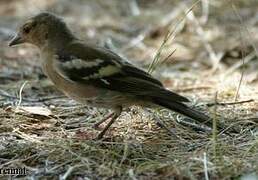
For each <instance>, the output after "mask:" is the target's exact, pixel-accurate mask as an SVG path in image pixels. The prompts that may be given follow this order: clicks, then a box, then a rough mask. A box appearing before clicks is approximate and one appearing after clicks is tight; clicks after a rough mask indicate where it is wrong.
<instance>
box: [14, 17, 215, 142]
mask: <svg viewBox="0 0 258 180" xmlns="http://www.w3.org/2000/svg"><path fill="white" fill-rule="evenodd" d="M26 42H27V43H31V44H34V45H36V46H37V47H38V48H39V49H40V52H41V63H42V67H43V70H44V72H45V73H46V75H47V76H48V77H49V78H50V79H51V80H52V81H53V82H54V84H55V85H56V87H57V88H58V89H60V90H61V91H63V92H64V93H65V94H66V95H67V96H69V97H71V98H73V99H75V100H77V101H78V102H81V103H85V104H88V105H91V106H96V107H103V108H109V109H112V110H113V111H114V113H113V114H112V116H109V117H108V118H111V120H110V122H109V123H108V124H107V126H106V127H105V128H104V130H103V131H102V132H101V133H100V134H99V136H98V138H102V137H103V135H104V134H105V132H106V131H107V129H108V128H109V127H110V126H111V124H112V123H113V122H114V121H115V119H116V118H117V117H118V116H119V115H120V114H121V112H122V109H123V108H124V107H128V106H131V105H141V106H151V105H159V106H163V107H165V108H168V109H171V110H173V111H175V112H178V113H180V114H183V115H185V116H188V117H190V118H192V119H195V120H197V121H199V122H202V123H206V124H209V125H210V118H209V117H208V116H206V115H205V114H203V113H200V112H198V111H196V110H194V109H191V108H190V107H188V106H187V105H186V104H185V103H186V102H189V100H188V99H187V98H185V97H183V96H181V95H178V94H176V93H174V92H171V91H169V90H167V89H165V88H164V86H163V85H162V83H161V82H160V81H159V80H157V79H155V78H153V77H152V76H151V75H150V74H148V73H146V72H145V71H143V70H141V69H139V68H137V67H135V66H134V65H132V64H130V63H129V62H128V61H126V60H124V59H122V58H121V57H120V56H118V55H117V54H115V53H114V52H112V51H110V50H108V49H105V48H103V47H98V46H96V45H93V44H87V42H83V41H81V40H79V39H78V38H77V37H75V36H74V35H73V34H72V33H71V31H70V30H69V28H68V27H67V26H66V24H65V23H64V22H63V21H62V20H61V19H60V18H59V17H57V16H55V15H53V14H50V13H40V14H38V15H36V16H35V17H32V18H31V19H29V20H28V21H27V22H25V24H24V25H23V26H22V27H21V28H20V29H19V32H18V33H17V36H16V37H15V38H14V39H13V40H12V41H11V42H10V46H12V45H17V44H21V43H26ZM108 118H105V119H104V120H103V121H101V122H100V123H97V125H99V124H101V123H102V122H104V121H105V120H107V119H108Z"/></svg>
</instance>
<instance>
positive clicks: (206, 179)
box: [203, 152, 209, 180]
mask: <svg viewBox="0 0 258 180" xmlns="http://www.w3.org/2000/svg"><path fill="white" fill-rule="evenodd" d="M203 166H204V175H205V180H209V174H208V165H207V156H206V152H204V153H203Z"/></svg>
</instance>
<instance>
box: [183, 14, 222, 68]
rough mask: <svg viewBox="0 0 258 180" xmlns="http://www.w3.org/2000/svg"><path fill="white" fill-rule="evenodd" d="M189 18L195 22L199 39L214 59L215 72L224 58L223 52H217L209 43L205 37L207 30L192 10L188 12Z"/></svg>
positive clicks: (212, 59)
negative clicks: (205, 30)
mask: <svg viewBox="0 0 258 180" xmlns="http://www.w3.org/2000/svg"><path fill="white" fill-rule="evenodd" d="M187 18H188V19H189V20H190V21H192V22H193V24H194V26H195V27H196V33H197V35H198V36H199V39H200V40H201V41H202V43H203V45H204V48H205V49H206V51H207V52H208V54H209V57H210V59H211V61H212V63H213V64H212V66H213V67H212V72H214V71H215V70H216V69H217V67H218V64H219V62H220V60H221V58H222V54H216V53H215V51H214V50H213V48H212V46H211V45H210V44H209V43H208V41H207V40H206V39H205V36H204V34H205V32H204V30H203V28H202V26H201V25H200V23H199V21H198V20H197V19H196V17H195V15H194V13H193V12H192V11H191V12H189V13H188V15H187Z"/></svg>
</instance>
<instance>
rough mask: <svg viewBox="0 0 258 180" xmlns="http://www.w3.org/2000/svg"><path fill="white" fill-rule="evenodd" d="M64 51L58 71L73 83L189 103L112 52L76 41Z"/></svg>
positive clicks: (60, 57)
mask: <svg viewBox="0 0 258 180" xmlns="http://www.w3.org/2000/svg"><path fill="white" fill-rule="evenodd" d="M64 52H65V53H63V52H58V53H57V55H56V61H57V66H56V68H57V72H58V73H59V74H60V75H61V76H63V77H64V78H66V79H69V80H71V81H74V82H77V83H82V84H91V85H93V86H96V87H97V88H103V89H108V90H112V91H118V92H121V93H126V94H130V95H134V96H139V97H140V96H145V97H146V96H149V97H159V98H162V99H171V100H173V101H176V102H187V101H188V99H186V98H185V97H183V96H180V95H178V94H176V93H173V92H171V91H168V90H166V89H165V88H164V87H163V85H162V84H161V82H160V81H158V80H157V79H154V78H153V77H152V76H151V75H150V74H148V73H146V72H145V71H143V70H141V69H139V68H137V67H135V66H133V65H132V64H130V63H128V62H126V61H125V60H123V59H122V58H121V57H120V56H118V55H116V54H114V53H113V52H111V51H109V50H106V49H103V48H98V47H94V46H87V45H85V44H83V43H80V42H76V43H72V44H70V45H69V46H67V48H66V50H65V51H64Z"/></svg>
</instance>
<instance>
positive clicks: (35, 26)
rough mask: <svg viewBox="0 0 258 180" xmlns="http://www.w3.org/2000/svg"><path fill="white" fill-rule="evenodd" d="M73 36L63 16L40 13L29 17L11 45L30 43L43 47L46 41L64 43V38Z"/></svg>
mask: <svg viewBox="0 0 258 180" xmlns="http://www.w3.org/2000/svg"><path fill="white" fill-rule="evenodd" d="M70 37H72V33H71V32H70V30H69V29H68V28H67V26H66V24H65V23H64V22H63V21H62V19H61V18H59V17H57V16H56V15H54V14H51V13H46V12H44V13H40V14H38V15H36V16H34V17H32V18H30V19H28V20H27V21H26V22H25V23H24V24H23V25H22V26H21V27H20V28H19V30H18V33H17V34H16V36H15V37H14V38H13V39H12V40H11V41H10V43H9V46H14V45H18V44H22V43H30V44H33V45H36V46H38V47H39V48H42V47H44V46H45V45H46V43H48V44H50V43H55V44H56V43H62V42H60V41H62V40H63V39H67V38H70Z"/></svg>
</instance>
